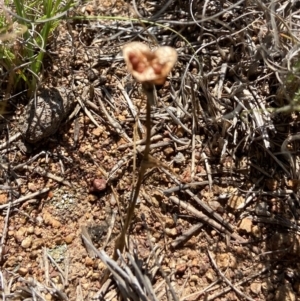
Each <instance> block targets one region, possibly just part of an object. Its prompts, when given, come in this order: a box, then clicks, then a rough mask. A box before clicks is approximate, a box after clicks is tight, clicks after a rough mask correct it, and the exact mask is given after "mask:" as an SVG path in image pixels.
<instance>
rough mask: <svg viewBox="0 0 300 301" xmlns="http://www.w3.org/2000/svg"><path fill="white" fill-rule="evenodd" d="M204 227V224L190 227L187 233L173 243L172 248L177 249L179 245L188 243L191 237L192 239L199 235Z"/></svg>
mask: <svg viewBox="0 0 300 301" xmlns="http://www.w3.org/2000/svg"><path fill="white" fill-rule="evenodd" d="M202 227H203V224H202V223H199V224H196V225H194V226H192V227H190V228H189V229H188V230H187V231H185V232H183V234H182V235H180V236H179V237H177V238H176V239H175V240H174V241H173V242H172V243H171V246H172V247H173V248H174V249H176V248H177V247H178V246H179V245H181V244H183V243H185V242H187V241H188V240H189V239H190V237H192V236H193V235H194V234H195V233H197V232H198V231H199V230H200V229H201V228H202Z"/></svg>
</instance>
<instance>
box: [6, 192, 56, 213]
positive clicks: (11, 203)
mask: <svg viewBox="0 0 300 301" xmlns="http://www.w3.org/2000/svg"><path fill="white" fill-rule="evenodd" d="M49 190H50V188H48V187H47V188H43V189H42V190H39V191H36V192H34V193H32V194H28V195H25V196H23V197H21V198H19V199H17V200H14V201H13V202H10V203H9V204H4V205H0V210H1V209H5V208H7V207H10V206H16V205H18V204H20V203H22V202H24V201H27V200H29V199H33V198H34V197H36V196H38V195H41V194H43V193H46V192H48V191H49Z"/></svg>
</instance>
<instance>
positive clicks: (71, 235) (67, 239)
mask: <svg viewBox="0 0 300 301" xmlns="http://www.w3.org/2000/svg"><path fill="white" fill-rule="evenodd" d="M74 238H75V235H74V234H69V235H67V236H66V237H65V242H66V243H67V244H70V243H71V242H72V241H73V240H74Z"/></svg>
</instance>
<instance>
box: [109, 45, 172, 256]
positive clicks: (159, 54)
mask: <svg viewBox="0 0 300 301" xmlns="http://www.w3.org/2000/svg"><path fill="white" fill-rule="evenodd" d="M123 56H124V60H125V62H126V66H127V69H128V71H129V72H130V73H131V74H132V75H133V77H134V78H135V79H136V80H137V81H139V82H141V83H142V86H143V91H144V93H145V94H146V96H147V108H146V110H147V112H146V145H145V150H144V153H143V160H142V163H141V166H140V169H139V173H138V178H137V182H136V183H135V185H134V187H133V190H132V194H131V198H130V203H129V206H128V209H127V213H126V218H125V223H124V227H123V229H122V232H121V234H120V236H119V237H118V238H117V240H116V244H115V252H114V259H115V260H116V259H117V258H118V250H119V251H120V252H122V251H123V249H124V246H125V237H126V233H127V231H128V229H129V226H130V224H131V221H132V218H133V216H134V209H135V206H136V202H137V199H138V195H139V192H140V188H141V185H142V182H143V178H144V175H145V172H146V170H147V168H148V167H149V166H153V165H155V160H153V158H152V157H151V156H150V136H151V106H152V105H153V104H154V103H155V101H154V98H155V96H154V95H155V94H154V89H155V87H154V85H155V84H160V85H161V84H163V83H164V82H165V80H166V77H167V75H168V74H169V73H170V71H171V69H172V68H173V66H174V64H175V63H176V61H177V52H176V50H175V49H173V48H171V47H167V46H164V47H159V48H158V49H157V50H156V51H153V52H152V51H151V50H150V49H149V48H148V47H147V46H146V45H145V44H142V43H139V42H133V43H129V44H127V45H125V47H124V48H123Z"/></svg>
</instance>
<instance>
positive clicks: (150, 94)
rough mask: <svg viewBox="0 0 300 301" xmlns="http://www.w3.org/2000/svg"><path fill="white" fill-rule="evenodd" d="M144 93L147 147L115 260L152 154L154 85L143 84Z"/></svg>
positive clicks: (115, 251) (116, 249)
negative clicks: (150, 153)
mask: <svg viewBox="0 0 300 301" xmlns="http://www.w3.org/2000/svg"><path fill="white" fill-rule="evenodd" d="M143 91H144V93H145V94H146V96H147V107H146V110H147V111H146V145H145V150H144V153H143V159H142V163H141V167H140V170H139V173H138V178H137V182H136V185H135V187H134V189H133V190H132V193H131V198H130V204H129V206H128V209H127V213H126V219H125V223H124V227H123V229H122V232H121V234H120V236H119V237H118V238H117V240H116V244H115V250H114V256H113V258H114V260H117V259H118V250H119V251H120V252H121V253H122V252H123V250H124V247H125V238H126V233H127V231H128V229H129V227H130V224H131V221H132V218H133V216H134V209H135V206H136V202H137V199H138V196H139V192H140V189H141V186H142V183H143V178H144V175H145V172H146V170H147V166H149V164H148V159H149V152H150V138H151V104H153V103H154V98H155V95H154V85H153V84H150V83H143Z"/></svg>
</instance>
